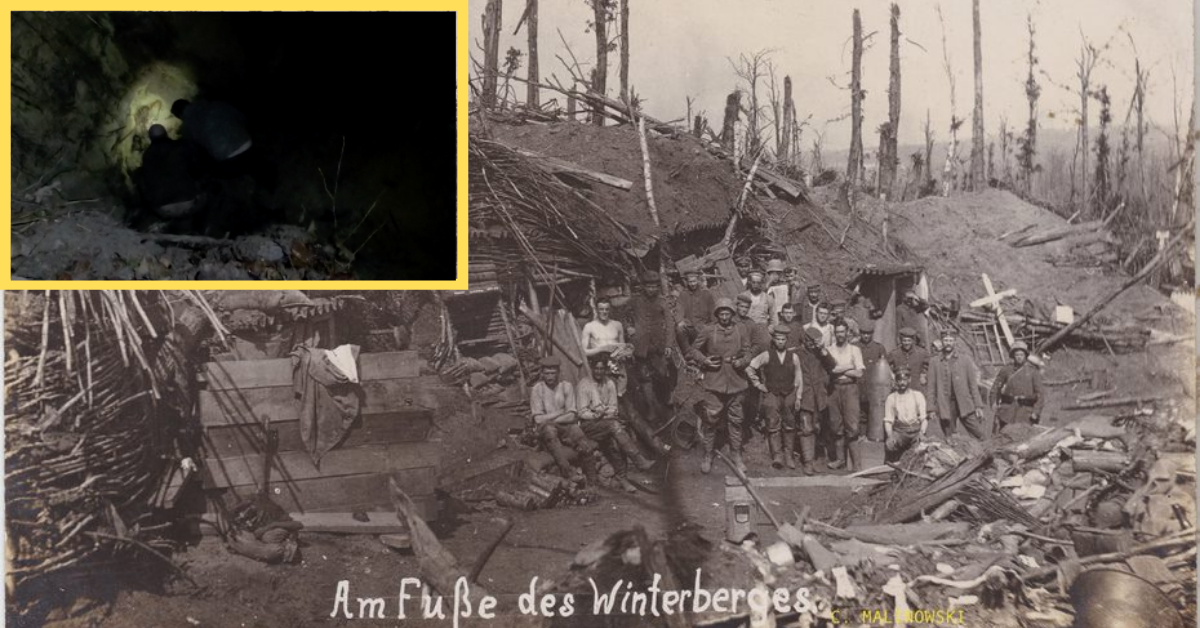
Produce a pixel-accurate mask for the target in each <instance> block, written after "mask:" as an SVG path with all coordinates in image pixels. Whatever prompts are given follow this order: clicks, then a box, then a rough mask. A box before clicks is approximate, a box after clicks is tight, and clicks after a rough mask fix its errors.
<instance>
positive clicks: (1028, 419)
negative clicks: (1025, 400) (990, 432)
mask: <svg viewBox="0 0 1200 628" xmlns="http://www.w3.org/2000/svg"><path fill="white" fill-rule="evenodd" d="M1032 417H1033V406H1024V405H1021V404H1019V403H1002V404H1000V405H999V406H997V407H996V429H997V430H1000V429H1003V428H1004V426H1005V425H1011V424H1013V423H1016V424H1019V425H1029V424H1031V423H1033V419H1032Z"/></svg>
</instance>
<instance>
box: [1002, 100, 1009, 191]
mask: <svg viewBox="0 0 1200 628" xmlns="http://www.w3.org/2000/svg"><path fill="white" fill-rule="evenodd" d="M1008 150H1009V132H1008V116H1005V115H1001V116H1000V180H1001V181H1002V182H1004V184H1006V185H1007V184H1008V183H1009V180H1008Z"/></svg>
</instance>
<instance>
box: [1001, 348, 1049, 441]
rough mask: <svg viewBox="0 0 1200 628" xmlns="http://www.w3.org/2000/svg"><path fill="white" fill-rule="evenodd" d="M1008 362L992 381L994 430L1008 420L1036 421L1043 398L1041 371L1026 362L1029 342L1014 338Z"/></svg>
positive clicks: (1018, 421) (1040, 413)
mask: <svg viewBox="0 0 1200 628" xmlns="http://www.w3.org/2000/svg"><path fill="white" fill-rule="evenodd" d="M1009 355H1011V356H1012V364H1006V365H1005V366H1004V367H1003V368H1001V369H1000V372H999V373H997V374H996V382H995V383H994V384H992V395H991V397H992V405H993V406H994V407H995V408H996V425H995V426H994V427H995V430H997V431H999V430H1000V429H1002V428H1003V427H1004V426H1005V425H1008V424H1010V423H1021V424H1030V423H1035V424H1036V423H1037V422H1038V421H1040V420H1041V417H1042V406H1044V405H1045V402H1046V399H1045V396H1044V395H1042V373H1041V371H1040V370H1039V369H1038V368H1037V367H1036V366H1034V365H1033V364H1032V363H1030V362H1029V360H1028V358H1029V345H1027V344H1025V342H1024V341H1022V340H1018V341H1016V342H1014V343H1013V344H1012V348H1010V349H1009Z"/></svg>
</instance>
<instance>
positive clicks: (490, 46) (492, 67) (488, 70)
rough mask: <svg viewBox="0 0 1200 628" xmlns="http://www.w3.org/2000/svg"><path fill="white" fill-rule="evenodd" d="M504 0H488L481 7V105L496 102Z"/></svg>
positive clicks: (487, 105)
mask: <svg viewBox="0 0 1200 628" xmlns="http://www.w3.org/2000/svg"><path fill="white" fill-rule="evenodd" d="M503 13H504V0H488V3H487V5H486V6H485V7H484V9H483V93H482V96H483V106H484V107H493V106H495V104H496V87H497V84H498V82H499V79H500V28H501V15H502V14H503Z"/></svg>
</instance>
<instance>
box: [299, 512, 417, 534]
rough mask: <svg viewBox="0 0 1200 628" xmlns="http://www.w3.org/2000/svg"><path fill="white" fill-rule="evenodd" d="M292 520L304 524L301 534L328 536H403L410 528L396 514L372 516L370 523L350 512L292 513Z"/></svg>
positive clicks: (382, 513) (388, 513)
mask: <svg viewBox="0 0 1200 628" xmlns="http://www.w3.org/2000/svg"><path fill="white" fill-rule="evenodd" d="M290 514H291V516H292V519H294V520H296V521H299V522H300V523H303V524H304V528H303V529H302V530H300V531H301V532H310V533H313V532H323V533H326V534H402V533H406V532H408V526H407V525H406V524H404V523H401V521H400V519H399V517H397V516H396V513H395V512H387V513H384V512H380V513H376V514H373V515H370V518H371V520H370V521H358V520H356V519H355V518H354V517H353V515H352V514H351V513H349V512H328V513H290Z"/></svg>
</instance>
